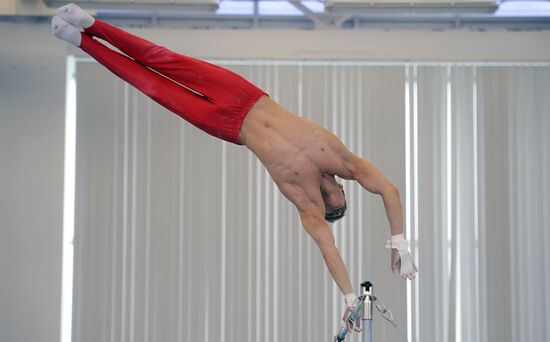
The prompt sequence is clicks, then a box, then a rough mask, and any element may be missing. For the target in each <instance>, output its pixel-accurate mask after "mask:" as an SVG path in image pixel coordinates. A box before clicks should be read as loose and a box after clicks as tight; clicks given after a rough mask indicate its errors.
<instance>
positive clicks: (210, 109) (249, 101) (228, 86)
mask: <svg viewBox="0 0 550 342" xmlns="http://www.w3.org/2000/svg"><path fill="white" fill-rule="evenodd" d="M52 30H53V33H54V35H55V36H56V37H58V38H60V39H63V40H65V41H67V42H69V43H71V44H73V45H75V46H78V47H80V48H81V49H82V50H84V51H85V52H86V53H88V54H89V55H90V56H92V57H93V58H95V59H96V60H97V61H98V62H99V63H101V64H103V65H104V66H105V67H106V68H107V69H109V70H110V71H112V72H113V73H114V74H115V75H117V76H118V77H120V78H121V79H123V80H125V81H127V82H128V83H130V84H131V85H132V86H134V87H136V88H138V89H139V90H140V91H142V92H143V93H145V94H146V95H147V96H149V97H150V98H152V99H153V100H154V101H156V102H158V103H159V104H160V105H162V106H164V107H165V108H167V109H168V110H170V111H172V112H174V113H175V114H177V115H179V116H181V117H182V118H183V119H185V120H186V121H188V122H189V123H191V124H193V125H194V126H196V127H198V128H199V129H201V130H203V131H205V132H206V133H208V134H210V135H213V136H215V137H218V138H220V139H223V140H225V141H229V142H231V143H234V144H238V145H245V146H246V147H248V149H250V150H251V151H252V153H254V154H255V155H256V156H257V157H258V159H259V160H260V161H261V162H262V164H263V165H264V166H265V168H266V169H267V171H268V172H269V174H270V175H271V177H272V178H273V181H274V182H275V184H277V187H278V188H279V190H280V191H281V193H282V194H283V195H284V196H285V197H286V198H287V199H288V200H289V201H290V202H292V203H293V204H294V205H295V206H296V208H297V210H298V212H299V215H300V219H301V221H302V224H303V226H304V228H305V230H306V231H307V233H308V234H309V235H310V236H311V237H312V238H313V240H314V241H315V242H316V244H317V246H318V247H319V249H320V252H321V254H322V256H323V258H324V260H325V262H326V265H327V267H328V270H329V272H330V274H331V275H332V277H333V278H334V281H335V282H336V284H337V285H338V287H339V288H340V290H341V292H342V294H343V295H344V301H345V303H346V312H345V313H344V317H346V316H347V313H348V312H349V307H351V306H352V304H353V302H354V301H355V299H356V297H357V296H356V295H355V294H354V292H353V288H352V285H351V282H350V280H349V276H348V273H347V270H346V266H345V265H344V262H343V261H342V258H341V256H340V253H339V251H338V249H337V247H336V245H335V241H334V236H333V235H332V232H331V230H330V229H329V225H328V224H327V221H328V222H334V221H336V220H338V219H340V218H342V217H343V216H344V213H345V212H346V197H345V194H344V189H343V186H342V185H341V184H339V183H338V182H337V181H336V179H335V176H338V177H340V178H342V179H347V180H355V181H357V182H359V184H360V185H361V186H362V187H363V188H365V189H366V190H367V191H369V192H371V193H374V194H378V195H381V196H382V199H383V202H384V207H385V210H386V214H387V217H388V220H389V224H390V230H391V235H392V236H391V239H390V240H389V241H388V245H387V247H388V248H391V250H392V251H391V259H390V261H391V269H392V271H393V272H399V274H400V275H401V277H403V278H404V279H407V278H408V279H410V280H412V279H414V278H415V276H416V272H418V269H417V268H416V266H415V265H414V263H413V261H412V258H411V255H410V252H409V249H408V246H407V242H406V240H405V238H404V234H403V216H402V208H401V201H400V198H399V192H398V190H397V188H396V187H395V186H394V185H393V184H392V183H391V182H390V181H389V180H388V179H387V178H386V177H385V176H384V175H383V174H382V173H381V172H380V171H379V170H378V169H377V168H376V167H375V166H373V165H372V164H371V163H369V162H368V161H366V160H363V159H361V158H360V157H359V156H357V155H355V154H354V153H352V152H350V151H349V150H348V149H347V148H346V146H344V144H343V143H342V142H341V141H340V140H339V139H338V137H336V136H335V135H334V134H332V133H331V132H329V131H328V130H327V129H325V128H323V127H321V126H320V125H318V124H316V123H314V122H311V121H308V120H306V119H304V118H302V117H299V116H297V115H295V114H293V113H290V112H288V111H287V110H285V109H284V108H282V107H281V106H279V105H278V104H277V103H276V102H275V101H273V100H272V99H271V98H270V97H269V96H268V95H267V94H266V93H265V92H264V91H262V90H261V89H259V88H258V87H256V86H254V85H253V84H251V83H250V82H248V81H247V80H245V79H244V78H242V77H241V76H239V75H237V74H235V73H233V72H231V71H229V70H227V69H224V68H222V67H219V66H216V65H213V64H210V63H207V62H204V61H201V60H198V59H194V58H191V57H188V56H184V55H180V54H177V53H175V52H173V51H170V50H168V49H166V48H164V47H162V46H158V45H155V44H153V43H151V42H149V41H146V40H144V39H142V38H139V37H137V36H134V35H132V34H130V33H128V32H125V31H123V30H121V29H118V28H116V27H113V26H111V25H109V24H107V23H104V22H102V21H101V20H98V19H95V18H93V17H92V16H90V15H89V14H87V13H86V12H84V11H83V10H82V9H81V8H80V7H78V6H77V5H74V4H69V5H65V6H63V7H61V8H59V9H58V11H57V14H56V15H54V16H53V18H52ZM94 37H95V38H100V39H103V40H105V41H107V42H108V43H110V44H112V45H113V46H115V47H116V48H118V49H119V50H120V51H122V52H123V53H124V54H125V55H123V54H121V53H119V52H116V51H114V50H112V49H110V48H108V47H107V46H106V45H103V44H102V43H100V42H99V41H98V40H96V39H94ZM128 56H129V57H128ZM153 70H154V71H153ZM350 327H351V326H350ZM355 330H356V331H360V328H359V327H356V329H355Z"/></svg>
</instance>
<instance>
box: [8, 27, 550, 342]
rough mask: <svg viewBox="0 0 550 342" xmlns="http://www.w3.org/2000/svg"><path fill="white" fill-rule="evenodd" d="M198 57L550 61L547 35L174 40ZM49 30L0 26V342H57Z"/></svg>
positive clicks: (299, 34) (58, 47) (243, 34)
mask: <svg viewBox="0 0 550 342" xmlns="http://www.w3.org/2000/svg"><path fill="white" fill-rule="evenodd" d="M132 31H134V32H135V33H137V34H140V35H143V36H144V37H146V38H148V39H151V40H154V41H156V42H158V43H160V44H163V45H165V46H168V47H170V48H172V49H174V50H177V51H180V52H184V53H187V54H190V55H193V56H196V57H207V58H256V59H257V58H261V59H301V58H304V59H336V58H345V59H375V60H513V61H524V60H528V61H533V60H546V61H548V60H550V45H549V44H547V42H549V41H550V32H527V33H518V32H513V33H512V32H462V31H461V32H375V31H324V32H320V31H267V30H266V31H220V30H205V31H190V30H188V31H179V30H169V29H162V30H152V29H135V30H132ZM67 51H69V52H72V51H78V50H77V49H73V48H69V50H67V46H66V45H65V44H64V43H61V42H59V41H56V40H55V39H54V38H53V37H52V36H51V35H50V28H49V25H42V24H35V25H31V24H24V23H21V24H17V23H0V341H2V342H3V341H7V342H14V341H58V340H59V325H60V322H59V316H60V310H59V307H60V286H61V281H60V280H61V238H62V185H63V134H64V90H65V85H64V80H65V58H64V57H65V55H66V52H67Z"/></svg>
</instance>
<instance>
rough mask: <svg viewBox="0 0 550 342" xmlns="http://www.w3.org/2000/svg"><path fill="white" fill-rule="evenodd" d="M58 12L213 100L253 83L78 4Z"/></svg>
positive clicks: (65, 18)
mask: <svg viewBox="0 0 550 342" xmlns="http://www.w3.org/2000/svg"><path fill="white" fill-rule="evenodd" d="M58 15H59V16H60V17H61V18H62V19H63V20H65V21H67V22H68V23H70V24H72V25H75V26H78V25H81V26H80V27H82V28H83V29H84V32H85V33H87V34H89V35H92V36H95V37H97V38H100V39H103V40H105V41H107V42H108V43H110V44H112V45H113V46H115V47H116V48H117V49H119V50H120V51H122V52H123V53H125V54H126V55H128V56H130V57H131V58H133V59H134V60H136V61H137V62H139V63H141V64H143V65H145V66H147V67H149V68H151V69H153V70H155V71H157V72H159V73H161V74H163V75H165V76H167V77H169V78H171V79H172V80H174V81H176V82H178V83H181V84H183V85H185V86H186V87H189V88H191V89H193V90H194V91H196V92H199V93H200V94H202V95H205V96H206V97H208V98H209V99H210V100H215V98H216V97H218V96H220V95H222V96H223V94H224V93H227V92H228V89H231V88H234V87H242V86H250V85H249V84H247V83H248V82H247V81H246V80H245V79H244V78H242V77H241V76H239V75H237V74H235V73H233V72H231V71H229V70H227V69H224V68H222V67H219V66H217V65H214V64H210V63H207V62H204V61H201V60H198V59H195V58H192V57H188V56H185V55H181V54H178V53H175V52H173V51H171V50H169V49H167V48H165V47H162V46H159V45H156V44H154V43H152V42H150V41H147V40H145V39H143V38H140V37H138V36H135V35H133V34H130V33H128V32H126V31H124V30H121V29H119V28H117V27H114V26H111V25H109V24H107V23H105V22H103V21H101V20H98V19H94V18H93V17H91V16H90V15H88V14H87V13H86V12H84V11H83V10H82V9H81V8H80V7H78V6H77V5H74V4H69V5H66V6H63V7H61V8H60V9H59V10H58Z"/></svg>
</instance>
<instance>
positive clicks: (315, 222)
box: [277, 183, 353, 294]
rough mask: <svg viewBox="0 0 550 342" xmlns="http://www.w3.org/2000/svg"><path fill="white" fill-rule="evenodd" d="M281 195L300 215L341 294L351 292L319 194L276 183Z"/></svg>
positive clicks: (346, 273) (295, 185)
mask: <svg viewBox="0 0 550 342" xmlns="http://www.w3.org/2000/svg"><path fill="white" fill-rule="evenodd" d="M277 186H278V187H279V190H280V191H281V193H282V194H283V195H284V196H285V197H286V198H287V199H288V200H289V201H291V202H292V203H293V204H294V205H295V206H296V208H297V209H298V212H299V214H300V219H301V220H302V224H303V226H304V229H305V230H306V231H307V233H308V234H309V235H310V236H311V237H312V238H313V240H314V241H315V243H316V244H317V246H318V247H319V251H320V252H321V255H322V256H323V258H324V260H325V263H326V265H327V267H328V270H329V272H330V274H331V275H332V278H333V279H334V281H335V282H336V284H337V285H338V287H339V288H340V290H341V291H342V294H347V293H350V292H353V287H352V285H351V281H350V279H349V275H348V271H347V269H346V265H345V264H344V261H343V260H342V257H341V256H340V252H339V251H338V248H337V247H336V244H335V241H334V236H333V235H332V232H331V230H330V228H329V226H328V224H327V222H326V221H325V219H324V218H325V209H324V208H325V207H324V204H323V199H322V197H321V194H320V192H319V191H318V188H317V191H315V188H314V186H312V188H311V189H310V190H307V189H304V188H303V187H302V186H300V185H297V184H290V183H282V184H280V183H278V184H277Z"/></svg>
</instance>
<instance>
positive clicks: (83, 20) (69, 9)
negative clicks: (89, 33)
mask: <svg viewBox="0 0 550 342" xmlns="http://www.w3.org/2000/svg"><path fill="white" fill-rule="evenodd" d="M56 15H58V16H59V17H60V18H61V19H63V20H65V21H66V22H68V23H69V24H71V25H73V26H76V27H82V28H84V29H87V28H88V27H90V26H92V25H93V24H94V21H95V19H94V17H92V16H91V15H89V14H88V13H86V12H84V11H83V10H82V8H80V7H78V6H77V5H75V4H68V5H65V6H62V7H59V8H58V9H57V14H56Z"/></svg>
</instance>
